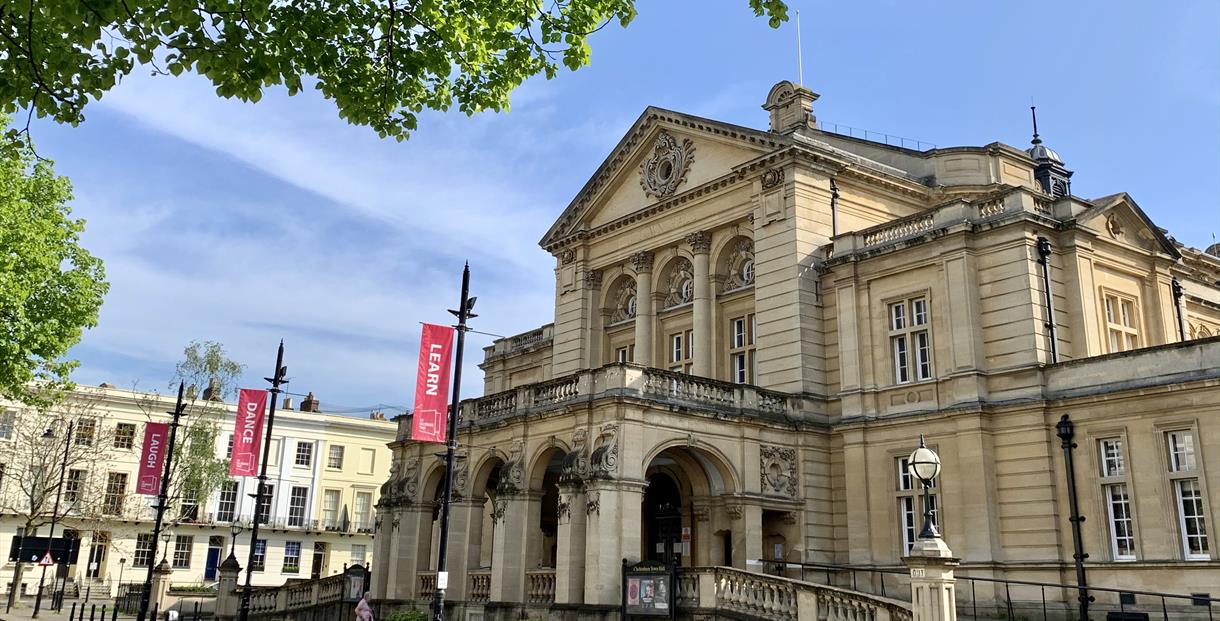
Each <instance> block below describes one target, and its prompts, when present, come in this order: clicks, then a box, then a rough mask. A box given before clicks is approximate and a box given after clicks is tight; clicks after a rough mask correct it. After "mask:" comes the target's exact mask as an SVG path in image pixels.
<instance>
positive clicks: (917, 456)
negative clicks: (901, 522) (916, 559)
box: [907, 433, 940, 539]
mask: <svg viewBox="0 0 1220 621" xmlns="http://www.w3.org/2000/svg"><path fill="white" fill-rule="evenodd" d="M907 469H908V470H909V471H910V472H911V476H913V477H915V478H916V479H919V482H920V483H922V484H923V529H922V530H920V531H919V538H920V539H936V538H938V537H940V533H938V532H936V520H935V515H934V513H933V511H932V505H931V503H929V502H928V490H929V489H930V488H931V487H932V483H933V481H935V480H936V475H938V474H940V455H937V454H936V451H933V450H932V449H930V448H928V446H927V445H926V444H924V441H923V434H922V433H921V434H919V448H917V449H915V450H914V451H912V452H911V456H910V457H908V458H907Z"/></svg>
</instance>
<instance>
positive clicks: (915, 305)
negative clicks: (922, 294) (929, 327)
mask: <svg viewBox="0 0 1220 621" xmlns="http://www.w3.org/2000/svg"><path fill="white" fill-rule="evenodd" d="M926 323H928V303H927V302H926V301H924V300H923V298H920V299H918V300H911V325H914V326H922V325H924V324H926Z"/></svg>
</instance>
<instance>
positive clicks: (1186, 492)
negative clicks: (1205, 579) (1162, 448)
mask: <svg viewBox="0 0 1220 621" xmlns="http://www.w3.org/2000/svg"><path fill="white" fill-rule="evenodd" d="M1175 484H1176V487H1177V496H1178V499H1177V500H1178V516H1179V520H1180V522H1179V525H1180V527H1181V529H1182V547H1183V550H1184V552H1185V553H1186V557H1187V558H1190V559H1206V558H1207V557H1208V550H1209V548H1208V541H1207V519H1206V517H1205V516H1204V512H1203V494H1202V493H1201V492H1200V490H1199V480H1198V479H1180V480H1178V481H1176V482H1175Z"/></svg>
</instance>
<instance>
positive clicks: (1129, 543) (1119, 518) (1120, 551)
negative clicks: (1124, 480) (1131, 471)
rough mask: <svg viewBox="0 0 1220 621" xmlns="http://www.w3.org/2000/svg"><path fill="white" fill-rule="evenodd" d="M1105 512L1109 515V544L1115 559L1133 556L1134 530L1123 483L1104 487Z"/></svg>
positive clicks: (1129, 503) (1131, 557) (1130, 558)
mask: <svg viewBox="0 0 1220 621" xmlns="http://www.w3.org/2000/svg"><path fill="white" fill-rule="evenodd" d="M1105 495H1106V502H1107V505H1108V506H1107V512H1108V514H1109V517H1110V544H1111V548H1112V552H1113V553H1114V559H1115V560H1132V559H1134V558H1135V531H1134V529H1133V528H1132V521H1131V502H1130V500H1129V499H1128V498H1127V486H1126V485H1125V484H1118V485H1107V486H1106V487H1105Z"/></svg>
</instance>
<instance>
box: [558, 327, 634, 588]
mask: <svg viewBox="0 0 1220 621" xmlns="http://www.w3.org/2000/svg"><path fill="white" fill-rule="evenodd" d="M637 347H638V345H637ZM646 486H647V484H646V483H645V482H643V481H621V480H611V479H601V480H593V481H590V482H588V483H587V484H586V487H585V511H586V512H587V514H588V515H587V516H586V519H587V522H586V523H585V574H586V577H587V579H586V580H585V602H584V603H586V604H600V605H611V606H618V605H619V604H620V603H621V600H622V585H621V584H619V583H620V582H621V578H622V571H623V559H627V560H628V561H630V562H633V563H634V562H637V561H639V560H640V546H641V543H640V535H641V529H640V528H638V527H633V526H632V525H638V524H639V523H640V520H641V519H642V516H641V511H640V509H641V505H642V503H643V502H644V488H645V487H646ZM575 509H576V510H579V508H575Z"/></svg>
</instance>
